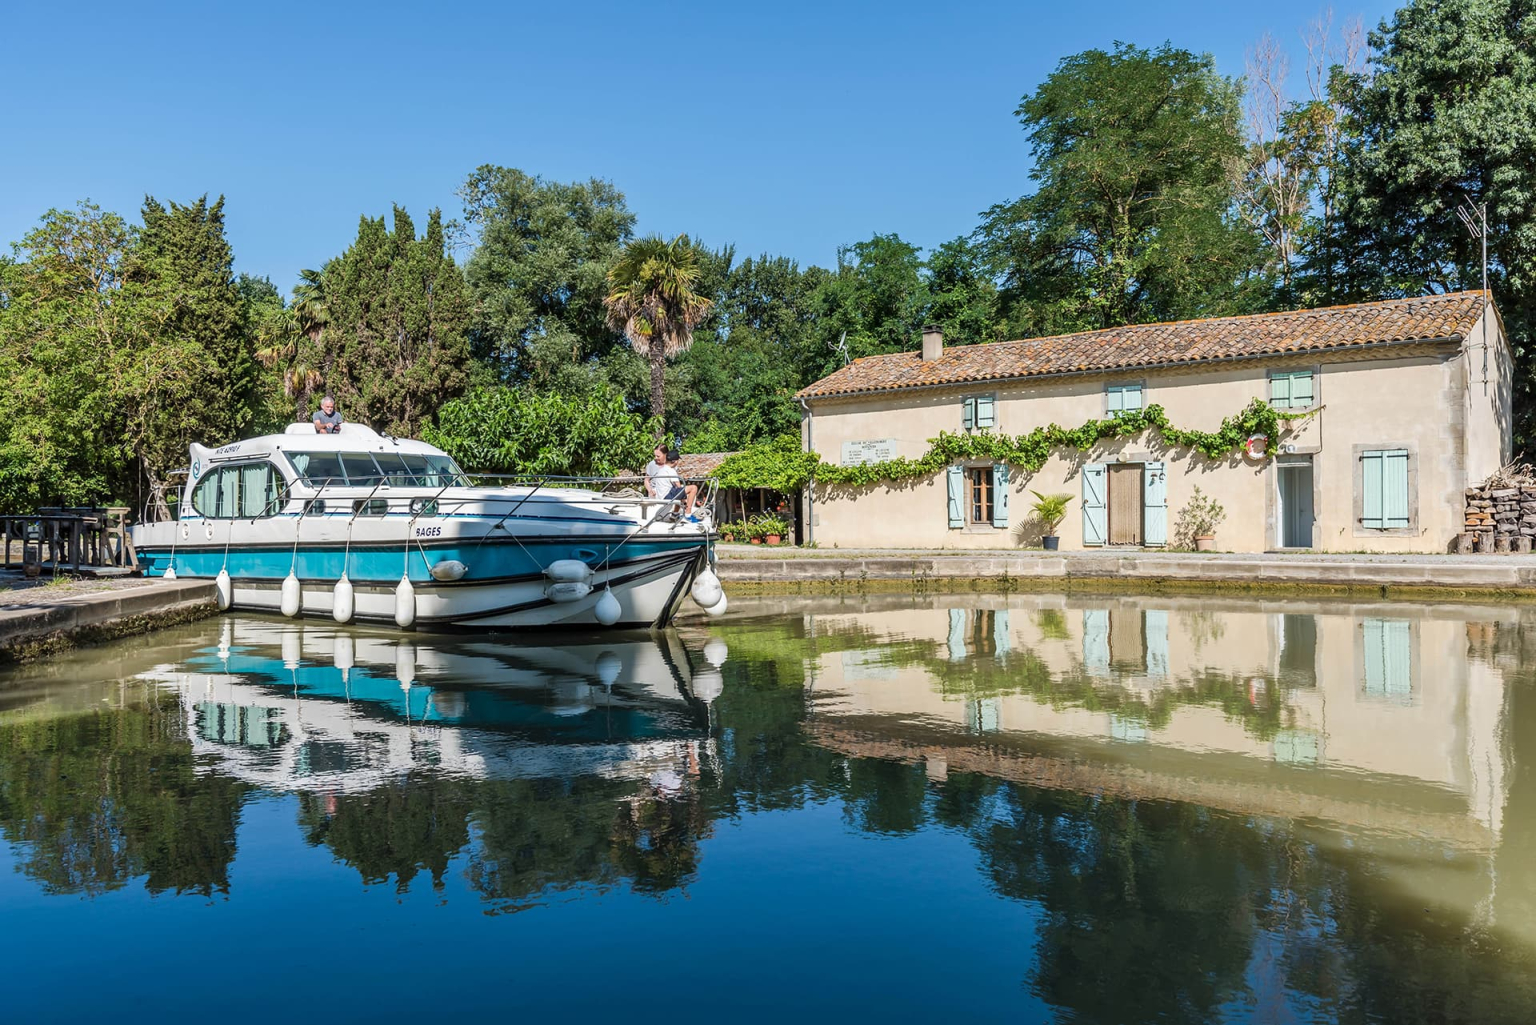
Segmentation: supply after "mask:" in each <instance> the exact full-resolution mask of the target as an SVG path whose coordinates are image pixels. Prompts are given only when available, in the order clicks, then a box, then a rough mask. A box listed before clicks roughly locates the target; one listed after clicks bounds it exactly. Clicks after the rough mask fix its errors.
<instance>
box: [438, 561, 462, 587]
mask: <svg viewBox="0 0 1536 1025" xmlns="http://www.w3.org/2000/svg"><path fill="white" fill-rule="evenodd" d="M468 572H469V567H468V566H466V565H464V564H463V563H462V562H460V561H459V560H458V559H444V560H443V561H442V562H439V563H436V564H435V565H434V566H433V567H432V579H433V580H441V581H443V582H444V583H447V582H449V581H453V580H461V579H463V577H464V574H465V573H468Z"/></svg>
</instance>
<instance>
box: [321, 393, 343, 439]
mask: <svg viewBox="0 0 1536 1025" xmlns="http://www.w3.org/2000/svg"><path fill="white" fill-rule="evenodd" d="M315 433H316V434H340V433H341V414H340V413H338V412H336V400H335V399H333V398H331V397H330V396H329V395H327V396H326V397H325V398H323V399H321V400H320V408H319V409H317V410H315Z"/></svg>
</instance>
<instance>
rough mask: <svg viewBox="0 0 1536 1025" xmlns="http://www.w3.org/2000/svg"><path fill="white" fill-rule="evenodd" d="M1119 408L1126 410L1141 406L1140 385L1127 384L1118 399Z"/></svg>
mask: <svg viewBox="0 0 1536 1025" xmlns="http://www.w3.org/2000/svg"><path fill="white" fill-rule="evenodd" d="M1120 408H1121V409H1124V410H1126V411H1127V412H1129V411H1131V410H1136V409H1140V408H1141V385H1139V384H1128V385H1126V386H1125V389H1124V394H1123V396H1122V398H1121V400H1120Z"/></svg>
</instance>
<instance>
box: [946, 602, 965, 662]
mask: <svg viewBox="0 0 1536 1025" xmlns="http://www.w3.org/2000/svg"><path fill="white" fill-rule="evenodd" d="M949 660H950V661H951V662H963V661H965V610H964V609H950V610H949Z"/></svg>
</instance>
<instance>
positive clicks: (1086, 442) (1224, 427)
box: [714, 399, 1321, 492]
mask: <svg viewBox="0 0 1536 1025" xmlns="http://www.w3.org/2000/svg"><path fill="white" fill-rule="evenodd" d="M1320 409H1321V407H1319V408H1318V409H1310V410H1307V411H1305V412H1301V413H1291V412H1283V411H1281V410H1278V409H1275V408H1274V407H1273V406H1271V405H1270V404H1269V403H1267V402H1265V401H1263V400H1262V399H1254V400H1253V401H1252V402H1251V403H1249V404H1248V406H1247V407H1245V408H1244V409H1242V410H1241V411H1239V412H1237V413H1234V414H1233V415H1232V416H1229V417H1227V418H1226V419H1225V420H1223V421H1222V422H1221V426H1220V427H1219V428H1217V429H1216V430H1214V431H1196V430H1187V429H1184V428H1181V427H1175V426H1174V425H1173V424H1171V423H1169V422H1168V414H1167V413H1166V412H1165V411H1164V410H1163V407H1162V406H1156V405H1154V406H1148V407H1147V408H1145V409H1139V410H1132V411H1129V412H1125V413H1121V414H1120V415H1118V416H1115V417H1110V418H1108V419H1104V420H1089V421H1088V422H1087V423H1084V424H1083V425H1081V426H1079V427H1072V428H1067V427H1062V426H1060V425H1058V424H1051V425H1050V426H1048V427H1036V428H1035V429H1034V430H1032V431H1030V432H1029V433H1027V434H1020V435H1018V436H1017V437H1009V436H1008V435H1006V434H992V433H990V432H987V431H977V432H975V433H971V434H949V433H947V432H946V433H942V434H940V435H939V436H938V437H937V438H932V439H930V440H929V445H930V447H929V449H928V451H927V452H926V453H924V454H923V455H921V456H919V457H918V458H916V459H905V458H898V459H883V460H881V461H879V462H874V463H861V464H859V465H856V466H836V465H833V464H832V463H827V462H823V461H822V460H821V457H820V456H818V455H817V454H816V453H815V452H803V451H801V448H800V439H799V438H798V437H796V436H795V435H793V434H789V435H785V436H783V437H780V438H775V439H774V440H772V441H768V442H764V443H762V444H759V445H754V446H752V447H751V448H749V449H747V450H746V451H744V452H739V453H737V454H736V455H734V456H731V457H730V458H728V459H726V460H725V461H724V462H722V463H721V464H720V466H719V468H718V469H717V470H716V471H715V474H714V476H715V477H716V479H718V480H719V482H720V484H721V485H722V486H723V487H728V488H771V489H773V490H774V491H782V492H789V491H795V490H797V489H799V488H802V487H804V486H805V485H806V484H807V483H808V482H809V481H810V480H811V479H812V478H814V479H815V480H816V482H817V483H818V484H831V485H841V486H844V487H859V486H862V485H868V484H878V483H881V482H883V481H902V480H911V479H913V478H918V477H931V476H933V475H934V474H936V473H938V472H939V471H940V470H942V469H944V468H945V467H946V466H948V465H950V464H951V463H953V462H955V461H957V460H962V459H987V460H990V461H992V462H997V463H1009V464H1010V465H1013V466H1017V467H1020V468H1022V469H1024V470H1027V471H1028V472H1030V473H1036V472H1038V471H1039V469H1040V468H1041V467H1042V466H1044V465H1045V463H1046V460H1048V459H1049V458H1050V457H1051V453H1052V452H1054V451H1055V450H1057V449H1061V448H1075V449H1077V450H1078V451H1081V452H1086V451H1087V450H1088V449H1090V448H1092V447H1093V446H1094V445H1095V444H1097V443H1098V442H1100V441H1106V440H1109V439H1112V438H1131V437H1135V436H1136V435H1138V434H1141V433H1143V432H1145V431H1149V430H1154V429H1155V430H1156V431H1157V432H1158V433H1159V434H1161V435H1162V436H1163V439H1164V440H1165V441H1167V442H1168V444H1170V445H1173V446H1175V447H1177V448H1187V449H1190V450H1192V451H1195V452H1198V453H1200V454H1201V455H1203V456H1205V457H1206V458H1207V459H1223V458H1225V457H1226V456H1228V455H1230V454H1231V453H1233V452H1236V451H1238V450H1239V449H1241V448H1242V447H1243V445H1244V444H1245V443H1246V442H1247V441H1248V438H1249V437H1250V436H1252V435H1254V434H1262V435H1264V436H1265V437H1267V438H1269V439H1270V441H1271V443H1273V442H1274V441H1275V440H1276V439H1277V438H1279V436H1280V432H1281V431H1282V430H1284V429H1285V426H1286V425H1288V424H1289V423H1291V422H1292V421H1296V420H1303V419H1305V418H1307V417H1310V416H1313V415H1314V414H1316V413H1317V412H1319V411H1320ZM1273 451H1274V445H1273V444H1271V445H1270V452H1271V453H1273Z"/></svg>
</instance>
